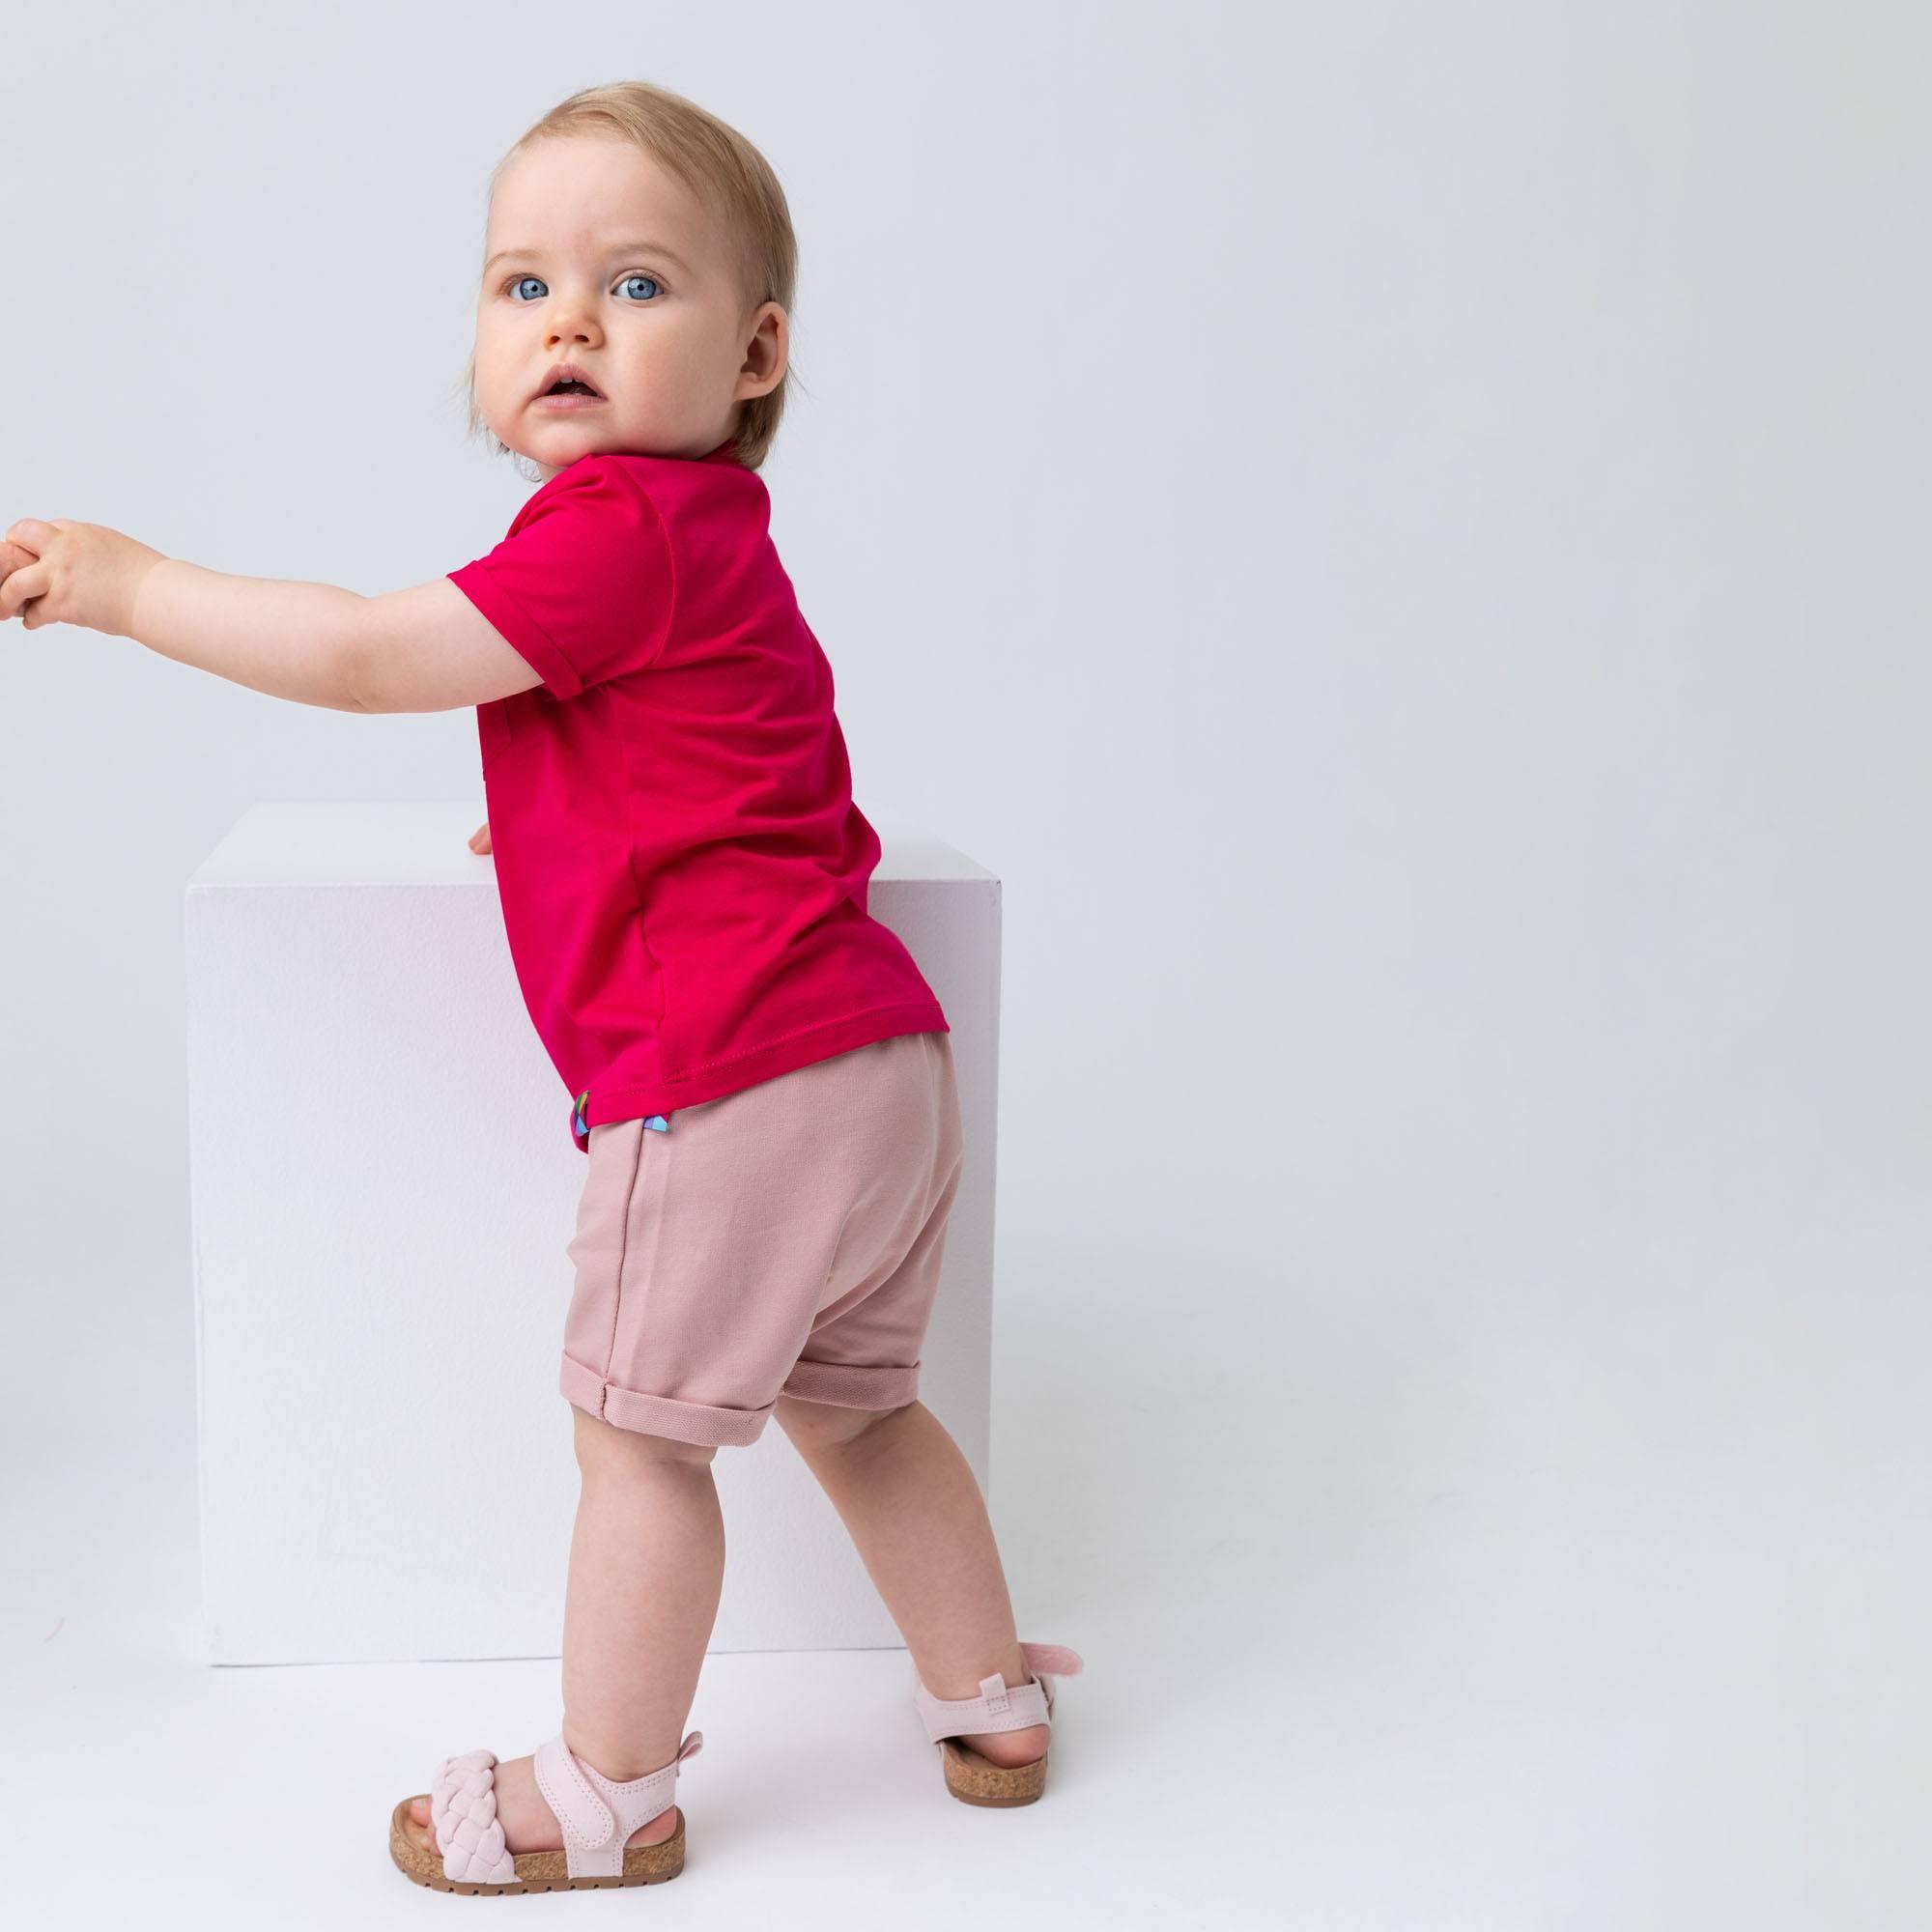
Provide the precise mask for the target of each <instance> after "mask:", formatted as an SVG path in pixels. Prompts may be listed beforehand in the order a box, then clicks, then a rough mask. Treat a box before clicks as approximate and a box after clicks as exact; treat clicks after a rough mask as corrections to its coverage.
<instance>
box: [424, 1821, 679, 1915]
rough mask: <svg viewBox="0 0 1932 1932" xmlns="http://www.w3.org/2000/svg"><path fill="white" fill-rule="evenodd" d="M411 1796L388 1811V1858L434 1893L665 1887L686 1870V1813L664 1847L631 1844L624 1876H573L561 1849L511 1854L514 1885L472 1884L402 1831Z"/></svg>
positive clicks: (625, 1862)
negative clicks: (447, 1873) (448, 1874)
mask: <svg viewBox="0 0 1932 1932" xmlns="http://www.w3.org/2000/svg"><path fill="white" fill-rule="evenodd" d="M414 1803H415V1800H414V1799H413V1798H405V1799H404V1800H403V1801H402V1803H401V1804H398V1805H397V1806H396V1808H395V1809H394V1810H393V1811H392V1812H391V1813H390V1814H389V1856H390V1858H391V1859H393V1860H394V1861H395V1862H396V1868H397V1869H398V1870H399V1871H400V1872H401V1873H402V1874H403V1876H404V1877H405V1878H408V1879H412V1880H413V1881H414V1883H416V1884H417V1885H426V1886H429V1887H430V1888H431V1889H434V1890H436V1891H462V1892H469V1893H476V1892H485V1891H489V1892H497V1891H502V1892H510V1891H607V1890H609V1889H611V1888H612V1887H614V1886H624V1885H662V1884H663V1883H664V1882H665V1880H666V1879H668V1878H675V1877H676V1876H677V1875H678V1873H679V1872H681V1871H682V1870H683V1869H684V1813H683V1812H682V1811H679V1812H678V1814H677V1830H676V1831H675V1832H673V1833H671V1834H670V1836H669V1837H668V1838H667V1839H666V1840H665V1841H664V1843H663V1844H661V1845H631V1846H628V1847H627V1848H626V1849H625V1852H624V1874H623V1876H622V1877H621V1878H572V1877H571V1875H570V1871H569V1868H568V1864H567V1861H566V1854H564V1853H563V1852H560V1851H559V1852H513V1853H512V1854H511V1855H510V1856H511V1859H512V1860H513V1861H514V1862H515V1865H516V1868H517V1880H516V1883H515V1884H514V1885H472V1884H470V1883H469V1881H468V1880H463V1879H448V1878H444V1877H443V1875H442V1861H441V1859H440V1858H439V1857H438V1856H437V1855H436V1854H435V1853H434V1852H426V1851H424V1850H423V1848H422V1847H421V1846H420V1845H418V1844H417V1843H416V1841H415V1840H414V1839H413V1838H412V1837H411V1836H410V1834H409V1833H408V1832H407V1831H406V1830H405V1829H404V1826H405V1824H406V1822H407V1821H408V1819H409V1815H410V1806H411V1805H412V1804H414Z"/></svg>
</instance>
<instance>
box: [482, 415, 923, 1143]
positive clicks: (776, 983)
mask: <svg viewBox="0 0 1932 1932" xmlns="http://www.w3.org/2000/svg"><path fill="white" fill-rule="evenodd" d="M770 522H771V498H770V497H769V495H768V494H767V492H766V489H765V486H764V483H763V482H762V480H761V479H760V478H759V476H758V473H757V471H756V470H753V469H747V468H746V467H745V466H744V465H743V464H742V463H740V462H739V461H738V460H737V457H736V454H735V452H734V450H733V446H732V444H730V443H728V442H726V443H721V444H720V445H719V447H718V448H717V449H714V450H713V451H712V452H711V453H710V454H709V455H708V456H704V457H701V458H696V459H691V458H682V457H657V456H627V455H614V454H600V455H593V456H582V457H580V458H578V460H577V461H576V462H575V463H573V464H571V465H570V466H569V467H568V468H567V469H560V470H559V471H558V472H557V473H556V474H555V475H554V476H553V477H552V478H551V479H550V480H549V481H548V482H547V483H545V484H543V485H542V487H541V488H539V489H538V490H536V491H535V492H534V493H533V494H532V495H531V496H530V497H529V498H528V500H527V501H526V502H525V504H524V506H523V507H522V509H520V510H519V511H518V512H517V515H516V517H515V519H514V521H513V522H512V523H511V525H510V528H509V533H508V535H506V536H505V537H504V539H503V541H502V542H501V543H499V544H498V545H497V547H496V549H495V550H493V551H491V552H490V553H489V554H487V555H484V556H479V557H477V558H476V559H475V560H474V561H473V562H470V563H466V564H465V565H464V566H463V567H462V568H461V569H460V570H452V571H451V572H449V578H450V581H451V582H453V583H454V584H456V586H457V587H458V588H459V589H460V590H462V591H463V593H464V594H465V596H467V597H468V598H469V600H470V602H471V603H473V604H474V605H475V606H476V608H477V609H478V610H479V611H482V613H483V614H484V616H486V617H487V618H489V620H490V621H491V623H492V624H494V625H495V626H496V628H497V630H498V631H499V632H501V633H502V635H503V638H504V639H505V640H506V641H507V642H508V643H509V644H510V645H511V646H512V647H513V648H514V649H515V650H516V651H517V652H518V653H519V654H520V655H522V656H523V657H524V658H525V659H526V660H527V662H528V664H529V667H530V668H531V669H532V670H535V671H539V672H541V673H542V675H543V682H542V684H540V685H535V686H533V687H532V688H531V689H529V690H528V691H520V692H518V693H516V694H515V695H514V696H510V697H506V698H502V699H499V700H497V701H496V702H494V703H489V704H479V705H478V706H477V707H476V726H477V733H478V737H479V741H480V744H481V747H482V758H483V789H484V794H485V797H486V800H487V802H488V809H489V819H490V842H491V848H492V851H493V852H494V854H495V857H496V862H497V892H498V895H499V896H500V898H501V900H502V906H503V924H504V930H505V933H506V935H507V937H508V940H509V947H510V956H511V958H512V960H513V961H514V963H515V966H516V971H517V979H518V982H519V984H520V985H521V986H522V988H523V994H524V1002H525V1005H526V1007H527V1008H528V1009H529V1014H530V1018H531V1020H532V1021H533V1022H534V1024H535V1026H536V1030H537V1034H538V1036H539V1037H540V1038H541V1039H542V1041H543V1043H544V1046H545V1048H546V1050H547V1051H548V1052H549V1054H550V1057H551V1060H552V1062H553V1064H554V1065H555V1067H556V1070H557V1073H558V1075H559V1076H560V1077H561V1078H562V1080H563V1083H564V1085H565V1087H566V1088H568V1090H569V1091H570V1094H571V1095H572V1096H573V1101H574V1104H573V1107H572V1110H571V1130H572V1133H573V1134H574V1135H575V1137H576V1142H577V1145H578V1147H579V1148H580V1149H581V1150H582V1151H584V1152H588V1151H589V1133H590V1128H591V1127H592V1126H593V1125H594V1124H596V1123H597V1122H600V1121H626V1120H635V1119H638V1118H639V1117H648V1116H651V1115H668V1114H669V1113H670V1112H671V1111H672V1110H673V1109H674V1108H677V1107H690V1106H695V1105H696V1104H697V1103H698V1102H699V1101H702V1100H713V1099H716V1098H718V1097H719V1096H720V1095H721V1094H732V1093H736V1092H737V1091H738V1090H739V1089H740V1088H743V1087H752V1086H755V1085H756V1084H757V1083H758V1082H759V1081H761V1080H769V1079H771V1078H773V1077H774V1076H775V1075H777V1074H780V1073H786V1072H789V1071H790V1070H791V1069H792V1068H793V1067H797V1066H805V1065H810V1063H812V1062H813V1061H818V1060H829V1059H830V1058H831V1057H832V1056H833V1055H834V1054H838V1053H844V1052H847V1051H848V1050H850V1049H851V1048H853V1047H857V1046H865V1045H867V1044H868V1043H869V1042H870V1041H872V1040H876V1039H886V1038H889V1037H892V1036H893V1035H895V1034H904V1033H927V1032H933V1033H946V1032H950V1031H951V1029H950V1028H949V1027H948V1025H947V1023H946V1015H945V1014H944V1013H943V1012H942V1011H941V1010H940V1006H939V1002H938V1000H937V999H936V998H935V997H934V995H933V992H932V988H931V987H930V986H928V985H927V984H926V982H925V980H924V979H923V976H922V975H921V973H920V970H919V968H918V967H917V966H916V965H915V964H914V963H913V959H912V955H911V954H910V953H909V952H907V951H906V949H905V947H904V945H903V944H902V943H901V942H900V940H899V938H898V937H897V935H896V934H895V933H894V932H893V931H892V929H891V928H890V927H889V926H886V925H882V924H881V923H879V922H878V921H877V920H875V919H873V918H872V917H871V916H870V915H869V914H868V913H867V910H866V887H867V880H868V879H869V878H870V876H871V873H872V868H873V867H874V866H876V865H877V864H878V859H879V839H878V835H877V834H876V833H875V832H874V831H873V830H872V827H871V825H870V824H869V823H868V822H867V819H866V816H865V814H864V813H863V812H862V811H860V810H859V808H858V807H857V806H856V805H855V804H854V803H853V802H852V775H851V768H850V765H849V764H848V762H847V760H846V755H845V739H844V735H843V734H842V733H841V732H840V730H839V728H838V718H837V717H836V716H835V715H834V712H833V708H832V696H833V688H832V668H831V666H830V665H829V664H828V663H827V662H826V659H825V653H824V651H823V650H822V649H821V648H820V647H819V643H818V639H816V638H815V637H813V635H812V633H811V630H810V626H808V625H807V623H806V621H805V618H804V616H803V615H802V614H801V612H800V611H799V608H798V599H797V596H796V594H795V592H794V591H793V588H792V583H791V580H790V578H789V577H787V576H786V575H785V572H784V568H783V566H782V565H781V563H780V561H779V555H778V552H777V550H776V549H775V548H774V547H773V544H772V540H771V535H770Z"/></svg>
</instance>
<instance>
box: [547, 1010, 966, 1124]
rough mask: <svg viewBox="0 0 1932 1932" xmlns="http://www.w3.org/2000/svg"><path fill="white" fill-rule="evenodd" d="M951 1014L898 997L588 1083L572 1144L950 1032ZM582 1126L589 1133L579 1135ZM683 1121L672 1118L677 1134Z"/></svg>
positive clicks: (573, 1118) (575, 1120)
mask: <svg viewBox="0 0 1932 1932" xmlns="http://www.w3.org/2000/svg"><path fill="white" fill-rule="evenodd" d="M951 1032H952V1028H951V1027H950V1026H948V1025H947V1023H946V1014H945V1011H944V1009H942V1008H941V1006H940V1004H939V1002H938V1001H937V1000H936V999H923V1000H895V1001H892V1002H891V1003H889V1004H888V1005H886V1006H883V1007H868V1008H867V1009H865V1011H863V1012H857V1013H847V1014H846V1015H845V1017H844V1018H843V1019H838V1020H831V1021H828V1022H826V1023H825V1024H824V1025H822V1026H813V1027H808V1028H806V1029H805V1030H804V1031H803V1032H802V1033H795V1034H791V1035H788V1036H787V1037H785V1038H783V1039H776V1040H772V1041H770V1042H769V1043H768V1044H766V1045H764V1046H759V1047H753V1048H752V1049H751V1051H750V1052H747V1053H738V1054H733V1055H731V1056H730V1057H729V1058H728V1059H725V1060H716V1061H712V1062H710V1063H709V1064H708V1065H703V1066H694V1067H690V1068H688V1069H687V1070H686V1071H685V1072H683V1073H671V1074H666V1075H664V1076H663V1077H661V1078H659V1079H657V1080H652V1081H647V1082H639V1083H638V1084H636V1085H631V1086H600V1085H599V1084H598V1083H597V1082H596V1081H595V1080H592V1081H590V1082H589V1083H588V1087H587V1091H588V1093H589V1095H590V1098H589V1101H588V1103H587V1104H586V1106H585V1109H584V1112H583V1114H582V1116H581V1117H580V1116H579V1115H577V1114H576V1113H574V1112H573V1114H572V1116H571V1122H570V1131H571V1139H572V1141H573V1142H574V1143H575V1145H576V1146H577V1148H578V1150H579V1151H580V1152H582V1153H586V1154H587V1153H588V1152H589V1151H590V1142H589V1130H590V1128H592V1127H593V1126H596V1125H598V1124H599V1123H600V1122H606V1121H635V1120H648V1119H649V1118H650V1117H651V1116H652V1115H653V1114H663V1115H667V1116H671V1115H674V1114H675V1113H676V1111H677V1110H678V1108H680V1107H696V1106H697V1105H699V1104H700V1103H701V1102H703V1101H705V1100H720V1099H723V1098H724V1097H725V1094H736V1093H738V1092H739V1091H740V1090H741V1089H743V1088H746V1087H755V1086H757V1085H758V1084H759V1082H760V1081H764V1080H772V1079H776V1078H777V1077H778V1075H780V1074H781V1073H790V1072H792V1071H794V1070H795V1069H796V1068H798V1067H801V1066H810V1065H812V1064H813V1063H814V1062H815V1061H820V1060H830V1059H832V1058H833V1057H834V1056H835V1055H837V1054H840V1053H847V1052H850V1051H851V1050H852V1049H853V1048H854V1047H860V1046H869V1045H871V1044H872V1042H873V1041H874V1040H881V1039H892V1038H894V1037H895V1036H897V1035H899V1034H902V1033H951ZM580 1119H581V1121H582V1127H583V1132H582V1134H579V1132H578V1131H577V1129H578V1124H579V1122H580ZM676 1127H677V1122H676V1121H675V1120H674V1119H673V1120H672V1121H671V1128H672V1131H673V1132H674V1131H675V1130H676Z"/></svg>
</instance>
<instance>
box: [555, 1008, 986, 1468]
mask: <svg viewBox="0 0 1932 1932" xmlns="http://www.w3.org/2000/svg"><path fill="white" fill-rule="evenodd" d="M668 1119H669V1125H668V1128H662V1129H661V1128H656V1127H647V1126H646V1125H645V1124H644V1122H642V1121H641V1120H634V1121H600V1122H597V1123H596V1124H595V1125H593V1126H592V1127H591V1129H590V1149H589V1169H588V1172H587V1174H586V1175H585V1178H584V1182H583V1194H582V1200H581V1202H580V1203H579V1206H578V1215H577V1233H576V1235H575V1236H574V1237H573V1238H572V1240H571V1242H570V1245H569V1248H568V1253H569V1254H570V1257H571V1259H572V1260H573V1262H575V1264H576V1266H577V1283H576V1287H575V1289H574V1290H573V1291H572V1294H571V1302H570V1312H569V1314H568V1316H567V1317H566V1319H565V1321H564V1331H563V1372H562V1379H561V1384H560V1386H561V1388H562V1391H563V1394H564V1395H565V1397H567V1398H568V1399H569V1400H570V1401H571V1402H573V1403H575V1404H576V1405H577V1406H578V1407H580V1408H582V1409H587V1410H589V1412H590V1413H591V1414H592V1415H601V1416H602V1417H603V1418H604V1419H605V1420H606V1421H607V1422H612V1423H615V1424H617V1426H618V1427H620V1428H623V1429H636V1430H640V1431H642V1432H644V1433H646V1434H648V1435H668V1436H671V1437H674V1438H675V1439H676V1440H678V1441H680V1442H697V1443H706V1444H711V1445H714V1446H722V1445H725V1444H745V1443H750V1442H755V1441H756V1440H757V1438H758V1436H759V1435H760V1434H761V1433H762V1432H763V1430H764V1426H765V1419H766V1418H767V1417H768V1416H769V1415H770V1414H771V1412H772V1406H773V1405H774V1404H775V1403H776V1401H777V1400H778V1398H779V1396H780V1395H781V1394H782V1395H791V1396H798V1397H801V1398H803V1399H804V1400H806V1401H808V1402H826V1403H836V1404H838V1406H841V1407H845V1408H896V1407H898V1406H901V1405H902V1404H905V1403H908V1402H911V1401H912V1400H913V1398H914V1396H915V1395H916V1394H917V1392H918V1388H919V1357H920V1348H921V1345H922V1344H923V1341H924V1339H925V1331H926V1325H927V1322H928V1321H929V1320H930V1318H931V1314H932V1304H933V1297H934V1294H935V1293H936V1292H937V1290H938V1287H939V1269H940V1263H941V1260H942V1258H943V1255H944V1251H945V1246H946V1220H947V1215H948V1213H949V1212H950V1211H951V1209H952V1200H953V1196H954V1195H955V1194H956V1193H957V1192H958V1188H959V1174H960V1167H961V1163H962V1160H963V1157H964V1154H963V1142H962V1139H961V1134H960V1122H959V1094H958V1088H957V1086H956V1085H955V1082H954V1078H953V1070H952V1037H951V1036H950V1035H948V1034H944V1033H908V1034H895V1035H894V1036H893V1037H891V1038H889V1039H878V1040H873V1041H872V1042H871V1043H870V1044H869V1045H867V1046H859V1047H853V1048H851V1049H850V1050H849V1051H847V1052H844V1053H839V1054H835V1055H834V1056H833V1057H832V1058H831V1059H829V1060H820V1061H814V1062H813V1063H812V1064H811V1065H809V1066H800V1067H795V1068H793V1069H792V1071H790V1072H789V1073H781V1074H778V1075H776V1076H775V1077H774V1078H772V1079H770V1080H764V1081H760V1082H759V1083H758V1084H757V1085H756V1086H755V1087H745V1088H741V1089H740V1090H739V1091H738V1092H737V1093H735V1094H725V1095H723V1096H722V1097H721V1098H719V1099H716V1100H705V1101H701V1102H700V1103H699V1104H697V1105H696V1106H693V1107H680V1108H678V1109H677V1110H676V1112H674V1113H673V1114H671V1115H670V1116H669V1117H668Z"/></svg>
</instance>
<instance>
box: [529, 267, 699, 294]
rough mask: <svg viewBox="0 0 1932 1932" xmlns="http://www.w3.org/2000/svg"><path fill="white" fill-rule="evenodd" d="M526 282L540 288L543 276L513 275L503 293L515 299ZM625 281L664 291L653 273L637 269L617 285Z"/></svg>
mask: <svg viewBox="0 0 1932 1932" xmlns="http://www.w3.org/2000/svg"><path fill="white" fill-rule="evenodd" d="M526 282H535V283H536V285H537V286H538V287H539V288H541V287H542V286H543V277H542V276H541V275H513V276H512V277H511V278H510V280H509V281H508V282H507V283H506V284H505V293H506V294H509V296H510V298H511V300H512V301H515V300H516V296H515V293H514V292H515V291H516V290H517V289H520V288H521V287H522V286H523V285H524V284H525V283H526ZM626 282H648V283H649V284H650V285H651V287H652V288H653V289H654V290H655V291H656V292H657V293H658V294H659V295H662V294H663V293H664V284H663V283H662V282H661V281H659V280H658V278H657V277H656V276H655V275H647V274H645V273H644V272H643V271H642V270H638V271H637V272H636V273H634V274H629V275H626V276H625V277H624V278H623V280H622V281H620V282H619V283H618V284H617V286H618V287H619V288H620V289H621V288H622V287H623V286H624V284H625V283H626ZM639 300H640V301H649V300H650V297H649V296H640V297H639Z"/></svg>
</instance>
